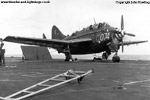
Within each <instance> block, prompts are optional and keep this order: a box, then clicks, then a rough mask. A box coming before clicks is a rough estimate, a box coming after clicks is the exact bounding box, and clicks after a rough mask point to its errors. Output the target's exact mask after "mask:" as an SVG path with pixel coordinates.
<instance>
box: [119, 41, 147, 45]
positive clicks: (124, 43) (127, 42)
mask: <svg viewBox="0 0 150 100" xmlns="http://www.w3.org/2000/svg"><path fill="white" fill-rule="evenodd" d="M144 42H148V41H124V42H123V45H131V44H139V43H144ZM120 45H121V43H120Z"/></svg>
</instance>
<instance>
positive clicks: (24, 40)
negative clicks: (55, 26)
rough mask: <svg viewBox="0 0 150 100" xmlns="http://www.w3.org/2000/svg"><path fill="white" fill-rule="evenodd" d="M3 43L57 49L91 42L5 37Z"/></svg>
mask: <svg viewBox="0 0 150 100" xmlns="http://www.w3.org/2000/svg"><path fill="white" fill-rule="evenodd" d="M3 41H7V42H14V43H21V44H29V45H39V46H45V47H52V48H54V49H57V47H58V46H61V47H63V46H66V45H71V44H78V43H85V42H91V41H92V40H91V39H89V38H85V39H74V40H58V39H42V38H29V37H17V36H7V37H6V38H5V39H3Z"/></svg>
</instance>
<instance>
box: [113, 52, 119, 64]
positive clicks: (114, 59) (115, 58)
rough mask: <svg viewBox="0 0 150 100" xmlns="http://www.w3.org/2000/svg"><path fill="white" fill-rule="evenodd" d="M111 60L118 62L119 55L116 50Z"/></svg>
mask: <svg viewBox="0 0 150 100" xmlns="http://www.w3.org/2000/svg"><path fill="white" fill-rule="evenodd" d="M112 61H113V62H120V57H119V56H118V55H117V52H116V54H115V55H114V56H113V57H112Z"/></svg>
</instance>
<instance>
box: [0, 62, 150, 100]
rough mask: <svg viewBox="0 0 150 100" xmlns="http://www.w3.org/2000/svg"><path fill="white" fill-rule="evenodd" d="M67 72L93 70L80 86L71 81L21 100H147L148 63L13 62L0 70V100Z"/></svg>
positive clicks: (148, 87)
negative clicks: (0, 97)
mask: <svg viewBox="0 0 150 100" xmlns="http://www.w3.org/2000/svg"><path fill="white" fill-rule="evenodd" d="M69 69H75V70H84V71H85V70H89V69H94V74H93V75H92V76H90V77H86V78H84V79H83V80H84V81H82V82H81V83H80V84H79V83H78V82H76V81H72V82H69V83H66V84H63V85H61V86H58V87H56V88H53V89H51V90H47V91H44V92H42V93H39V94H36V95H34V96H32V97H29V98H26V99H24V100H141V99H142V100H149V99H150V61H140V60H139V61H135V60H131V61H128V60H123V61H120V62H119V63H113V62H112V61H96V62H93V61H91V60H80V61H78V62H64V61H63V60H52V61H25V62H22V61H17V62H16V61H12V62H6V66H5V67H4V66H2V67H1V68H0V91H1V92H0V96H2V97H6V96H8V95H11V94H13V93H15V92H18V91H20V90H22V89H24V88H27V87H29V86H32V85H34V84H36V83H38V82H41V81H43V80H45V79H47V78H49V77H53V76H55V75H57V74H60V73H64V72H65V71H67V70H69Z"/></svg>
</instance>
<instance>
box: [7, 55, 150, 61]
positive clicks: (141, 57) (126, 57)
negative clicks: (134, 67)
mask: <svg viewBox="0 0 150 100" xmlns="http://www.w3.org/2000/svg"><path fill="white" fill-rule="evenodd" d="M51 56H52V58H53V59H65V55H64V54H51ZM119 56H120V59H121V60H149V61H150V55H119ZM72 57H73V58H77V59H87V60H90V59H91V60H92V59H93V57H101V55H100V56H98V55H92V54H89V55H72ZM112 57H113V55H111V56H109V58H108V59H109V60H111V59H112ZM6 58H7V59H8V58H17V59H22V55H18V54H15V55H6Z"/></svg>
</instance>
